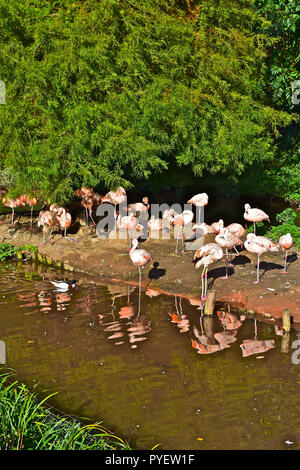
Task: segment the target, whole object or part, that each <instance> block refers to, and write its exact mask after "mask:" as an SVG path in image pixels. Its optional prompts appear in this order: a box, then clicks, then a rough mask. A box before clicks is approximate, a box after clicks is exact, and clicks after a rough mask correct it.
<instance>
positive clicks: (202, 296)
mask: <svg viewBox="0 0 300 470" xmlns="http://www.w3.org/2000/svg"><path fill="white" fill-rule="evenodd" d="M204 271H205V266H204V268H203V271H202V273H201V300H204V289H203V275H204Z"/></svg>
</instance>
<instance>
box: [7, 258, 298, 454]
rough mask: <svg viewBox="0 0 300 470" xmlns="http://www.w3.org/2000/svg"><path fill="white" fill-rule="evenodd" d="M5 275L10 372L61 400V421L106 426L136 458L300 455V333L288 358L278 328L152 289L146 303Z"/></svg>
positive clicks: (18, 273)
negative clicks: (201, 452) (233, 452)
mask: <svg viewBox="0 0 300 470" xmlns="http://www.w3.org/2000/svg"><path fill="white" fill-rule="evenodd" d="M0 272H1V282H0V340H2V341H4V342H5V346H6V356H7V361H6V362H7V366H8V367H10V368H13V369H14V370H15V371H16V376H17V378H18V379H19V380H22V381H23V382H24V383H26V384H27V385H28V386H29V388H32V387H33V385H36V384H38V385H37V386H38V390H40V391H41V392H43V393H47V394H48V393H51V392H59V393H58V395H56V396H55V397H53V398H52V399H51V401H50V403H51V404H52V405H53V406H54V407H56V408H57V409H58V410H61V411H63V412H65V413H68V414H72V415H76V416H78V417H86V418H89V419H91V420H92V421H99V420H101V421H102V423H103V425H104V426H105V427H107V428H108V429H110V430H112V431H113V432H115V433H117V434H118V435H120V436H122V437H123V438H125V439H127V440H129V442H130V444H131V445H132V446H133V447H134V448H137V449H150V448H151V447H153V446H154V445H156V444H161V446H160V448H161V449H192V450H195V449H285V448H288V449H291V448H296V449H299V448H300V413H299V409H300V393H299V391H300V364H299V365H297V364H293V362H292V354H293V353H294V352H295V349H292V348H291V345H292V341H293V340H295V339H296V334H297V333H296V332H292V334H291V338H290V348H289V352H288V353H283V352H281V348H282V347H284V345H283V344H282V341H283V337H282V336H280V335H278V334H276V331H277V333H278V325H277V324H274V322H273V323H272V322H269V323H263V322H260V321H258V320H254V319H251V318H245V317H243V316H239V315H238V314H236V313H235V314H233V313H232V312H231V313H228V312H225V310H223V311H222V310H220V311H219V313H218V314H215V315H214V318H213V321H212V320H211V319H209V318H207V317H201V310H199V309H198V306H197V305H195V303H194V305H193V304H191V303H190V301H189V300H188V299H184V298H181V297H180V295H179V296H177V297H175V296H167V295H155V292H154V291H153V290H151V285H150V286H149V287H148V288H147V289H146V291H145V289H143V291H142V293H141V296H140V298H139V292H138V289H136V288H134V287H132V286H127V285H123V284H109V283H107V284H105V283H103V284H100V283H99V284H98V283H97V284H95V283H92V282H91V280H90V279H89V278H87V277H85V278H84V277H80V276H79V277H78V276H76V279H79V281H80V285H79V287H76V288H75V289H72V290H70V291H66V292H62V291H58V290H57V289H56V288H55V287H54V286H53V285H52V284H51V283H50V282H49V280H50V279H52V280H53V279H54V278H55V276H56V275H57V277H58V278H62V277H63V275H62V274H61V273H56V272H55V271H54V270H51V269H49V268H46V267H44V266H41V265H33V264H32V265H31V264H29V263H14V262H9V263H8V262H2V263H0ZM66 278H67V279H72V276H69V275H68V276H66ZM178 293H179V294H180V292H178ZM139 301H140V311H139ZM275 325H276V328H275ZM275 330H276V331H275ZM45 390H46V391H47V392H45Z"/></svg>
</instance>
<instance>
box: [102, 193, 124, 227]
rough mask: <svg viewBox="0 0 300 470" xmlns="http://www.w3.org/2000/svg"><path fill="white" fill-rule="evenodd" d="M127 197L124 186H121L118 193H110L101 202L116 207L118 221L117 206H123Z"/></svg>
mask: <svg viewBox="0 0 300 470" xmlns="http://www.w3.org/2000/svg"><path fill="white" fill-rule="evenodd" d="M126 200H127V196H126V191H125V189H124V188H122V186H119V187H118V189H117V190H116V191H109V193H107V194H106V195H105V196H104V198H103V199H102V201H101V204H103V203H104V202H108V203H109V204H113V205H114V206H115V220H117V211H116V206H117V205H118V204H122V203H123V202H126Z"/></svg>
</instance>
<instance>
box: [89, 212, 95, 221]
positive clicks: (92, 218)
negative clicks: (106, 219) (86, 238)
mask: <svg viewBox="0 0 300 470" xmlns="http://www.w3.org/2000/svg"><path fill="white" fill-rule="evenodd" d="M89 213H90V218H91V220H92V222H93V224H94V225H96V222H95V221H94V219H93V216H92V210H90V211H89Z"/></svg>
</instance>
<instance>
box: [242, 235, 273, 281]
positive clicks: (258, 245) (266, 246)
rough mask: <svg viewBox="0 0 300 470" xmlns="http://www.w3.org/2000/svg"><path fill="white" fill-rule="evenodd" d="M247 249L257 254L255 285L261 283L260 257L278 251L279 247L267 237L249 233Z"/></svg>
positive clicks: (246, 242)
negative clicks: (268, 252)
mask: <svg viewBox="0 0 300 470" xmlns="http://www.w3.org/2000/svg"><path fill="white" fill-rule="evenodd" d="M244 245H245V248H246V250H247V251H249V252H250V253H255V254H257V271H256V281H254V282H253V284H258V283H259V263H260V257H261V255H262V254H263V253H266V252H267V251H278V246H277V245H276V243H274V242H272V241H271V240H269V239H268V238H266V237H261V236H256V235H254V233H249V234H248V235H247V240H246V241H245V244H244Z"/></svg>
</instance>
